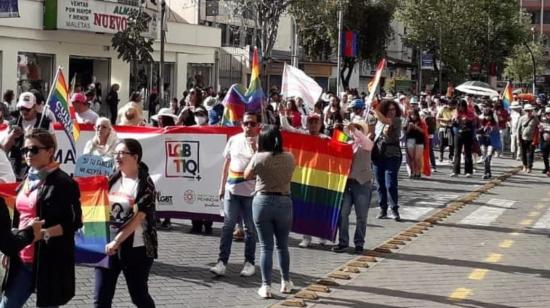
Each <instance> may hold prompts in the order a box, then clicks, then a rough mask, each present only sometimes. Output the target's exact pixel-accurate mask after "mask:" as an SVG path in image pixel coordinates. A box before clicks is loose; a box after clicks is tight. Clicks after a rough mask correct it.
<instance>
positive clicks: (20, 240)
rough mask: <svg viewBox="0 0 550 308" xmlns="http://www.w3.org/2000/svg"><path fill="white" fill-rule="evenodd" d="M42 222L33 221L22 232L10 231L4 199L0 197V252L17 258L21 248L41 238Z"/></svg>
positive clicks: (9, 220) (8, 216)
mask: <svg viewBox="0 0 550 308" xmlns="http://www.w3.org/2000/svg"><path fill="white" fill-rule="evenodd" d="M43 224H44V222H43V221H38V220H35V221H33V222H32V224H31V225H30V226H28V227H26V228H25V229H23V230H18V229H14V230H13V231H12V229H11V219H10V214H9V212H8V208H7V206H6V201H4V198H1V197H0V252H1V253H2V254H4V255H5V256H8V257H17V253H19V251H20V250H21V249H23V247H25V246H27V245H29V244H31V243H32V242H33V241H35V240H37V241H38V240H40V239H41V238H42V232H41V229H42V225H43Z"/></svg>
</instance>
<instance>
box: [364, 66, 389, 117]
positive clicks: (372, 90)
mask: <svg viewBox="0 0 550 308" xmlns="http://www.w3.org/2000/svg"><path fill="white" fill-rule="evenodd" d="M385 67H386V59H382V60H380V62H378V65H376V72H375V73H374V78H372V80H371V81H370V82H369V84H368V90H369V96H368V98H367V101H366V102H365V103H366V104H367V108H370V104H371V103H372V101H373V100H374V95H376V93H377V92H378V89H379V88H380V78H381V77H382V72H383V71H384V68H385Z"/></svg>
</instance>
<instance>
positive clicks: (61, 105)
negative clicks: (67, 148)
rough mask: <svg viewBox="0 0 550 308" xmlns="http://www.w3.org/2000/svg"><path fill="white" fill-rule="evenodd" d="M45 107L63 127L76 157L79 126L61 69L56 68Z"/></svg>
mask: <svg viewBox="0 0 550 308" xmlns="http://www.w3.org/2000/svg"><path fill="white" fill-rule="evenodd" d="M47 102H48V103H47V105H48V107H49V108H50V110H51V111H52V112H53V114H54V115H55V119H56V120H57V122H59V123H61V125H63V129H64V130H65V133H66V134H67V137H69V141H70V142H71V146H72V148H73V151H74V152H75V155H76V147H75V143H76V140H78V138H79V137H80V126H79V125H78V123H77V122H76V120H75V111H74V108H73V105H72V103H71V101H70V100H69V90H68V89H67V83H66V82H65V76H63V69H62V68H61V67H59V68H57V72H56V74H55V78H54V81H53V87H52V89H51V90H50V94H49V95H48V100H47Z"/></svg>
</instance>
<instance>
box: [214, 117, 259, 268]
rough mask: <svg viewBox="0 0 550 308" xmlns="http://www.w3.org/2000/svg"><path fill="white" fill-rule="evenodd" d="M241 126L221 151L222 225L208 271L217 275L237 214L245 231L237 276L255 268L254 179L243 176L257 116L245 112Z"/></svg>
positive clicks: (256, 130)
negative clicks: (215, 256) (215, 255)
mask: <svg viewBox="0 0 550 308" xmlns="http://www.w3.org/2000/svg"><path fill="white" fill-rule="evenodd" d="M241 126H242V129H243V132H242V133H240V134H237V135H235V136H233V137H231V138H229V140H228V141H227V144H226V146H225V150H224V151H223V155H224V157H225V161H224V164H223V173H222V180H221V183H220V190H219V194H220V199H222V200H223V202H224V218H223V228H222V234H221V239H220V253H219V256H218V262H217V264H216V266H214V267H212V268H210V271H211V272H212V273H214V274H216V275H218V276H223V275H225V270H226V265H227V262H228V260H229V255H230V254H231V244H232V242H233V230H234V229H235V224H236V223H237V219H238V217H239V215H242V219H243V221H244V231H245V237H244V245H245V247H244V255H245V263H244V268H243V270H242V271H241V276H246V277H248V276H252V275H254V272H255V268H254V258H255V255H254V254H255V252H256V229H255V226H254V221H253V219H252V194H253V192H254V188H255V185H256V181H255V180H245V178H244V170H245V169H246V167H247V166H248V163H249V162H250V160H251V159H252V156H253V155H254V153H256V150H257V139H258V134H259V132H260V129H259V128H260V121H259V116H258V115H257V114H253V113H245V115H244V117H243V121H242V123H241Z"/></svg>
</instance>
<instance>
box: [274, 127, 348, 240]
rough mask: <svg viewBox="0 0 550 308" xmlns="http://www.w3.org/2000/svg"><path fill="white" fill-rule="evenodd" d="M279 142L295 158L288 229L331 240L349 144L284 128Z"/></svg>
mask: <svg viewBox="0 0 550 308" xmlns="http://www.w3.org/2000/svg"><path fill="white" fill-rule="evenodd" d="M283 144H284V148H285V150H286V151H289V152H291V153H292V154H293V155H294V159H295V161H296V169H295V170H294V174H293V175H292V182H291V194H292V202H293V207H292V209H293V217H294V222H293V227H292V231H293V232H297V233H301V234H307V235H312V236H317V237H321V238H325V239H329V240H334V239H335V238H336V231H337V225H338V217H339V215H340V208H341V205H342V200H343V196H344V190H345V188H346V182H347V179H348V174H349V171H350V168H351V161H352V155H353V153H352V148H351V145H348V144H344V143H338V142H331V141H330V140H325V139H321V138H319V137H314V136H308V135H302V134H293V133H288V132H284V133H283Z"/></svg>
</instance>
